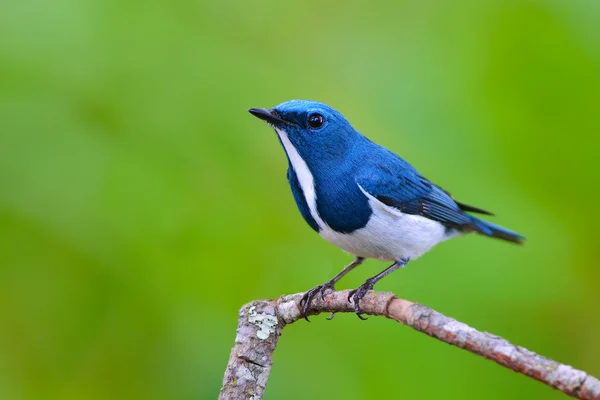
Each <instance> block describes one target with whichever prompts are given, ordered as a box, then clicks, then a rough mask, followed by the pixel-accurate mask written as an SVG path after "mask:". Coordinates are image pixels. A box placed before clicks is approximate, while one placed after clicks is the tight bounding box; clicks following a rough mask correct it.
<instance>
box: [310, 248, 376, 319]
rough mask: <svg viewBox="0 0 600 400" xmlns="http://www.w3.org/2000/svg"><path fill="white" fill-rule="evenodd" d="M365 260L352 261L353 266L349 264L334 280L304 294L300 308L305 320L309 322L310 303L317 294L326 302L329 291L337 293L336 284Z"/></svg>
mask: <svg viewBox="0 0 600 400" xmlns="http://www.w3.org/2000/svg"><path fill="white" fill-rule="evenodd" d="M364 260H365V259H364V258H362V257H356V258H355V259H354V261H352V263H351V264H349V265H348V266H346V268H344V269H343V270H341V271H340V272H339V273H338V274H337V275H336V276H334V277H333V278H332V279H330V280H329V281H327V282H325V283H324V284H322V285H319V286H316V287H314V288H312V289H310V290H309V291H308V292H306V293H304V296H302V299H301V300H300V307H302V315H303V316H304V319H306V320H307V321H308V316H307V314H308V309H309V308H310V302H311V301H312V299H313V298H314V297H315V296H316V295H317V294H319V293H320V294H321V298H322V299H323V300H325V292H326V291H327V290H328V289H329V290H332V291H335V286H334V285H335V284H336V283H337V281H339V280H340V279H342V278H343V277H344V275H346V274H347V273H348V272H350V271H352V270H353V269H354V268H356V267H358V266H359V265H360V264H362V262H363V261H364Z"/></svg>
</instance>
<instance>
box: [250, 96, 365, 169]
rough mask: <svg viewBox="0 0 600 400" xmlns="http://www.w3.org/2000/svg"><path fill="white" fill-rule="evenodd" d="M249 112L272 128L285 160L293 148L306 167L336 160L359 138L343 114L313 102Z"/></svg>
mask: <svg viewBox="0 0 600 400" xmlns="http://www.w3.org/2000/svg"><path fill="white" fill-rule="evenodd" d="M248 111H249V112H250V113H251V114H252V115H254V116H255V117H257V118H260V119H262V120H264V121H266V122H268V123H269V125H270V126H271V127H273V128H274V129H275V131H276V132H277V134H278V135H279V139H280V140H281V142H282V144H283V146H284V148H285V150H286V153H287V154H288V157H289V156H290V151H293V150H294V149H295V150H296V151H297V152H298V153H299V154H300V156H301V157H302V158H303V159H304V160H306V161H307V162H308V163H309V164H310V163H311V161H313V162H316V161H335V160H338V161H339V158H340V157H344V155H345V154H346V153H347V151H348V150H349V149H351V147H352V145H353V144H354V142H355V140H356V139H357V138H358V137H360V136H361V135H360V134H359V133H358V132H356V131H355V130H354V128H352V126H351V125H350V123H349V122H348V121H347V120H346V118H344V116H343V115H342V114H340V113H339V112H338V111H336V110H335V109H333V108H331V107H329V106H328V105H326V104H323V103H319V102H316V101H308V100H290V101H286V102H285V103H281V104H279V105H278V106H276V107H274V108H272V109H271V110H268V109H265V108H251V109H250V110H248ZM290 145H291V146H293V149H291V148H290Z"/></svg>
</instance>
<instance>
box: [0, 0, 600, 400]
mask: <svg viewBox="0 0 600 400" xmlns="http://www.w3.org/2000/svg"><path fill="white" fill-rule="evenodd" d="M0 88H1V92H0V234H1V236H0V237H1V238H2V239H1V240H0V398H1V399H3V400H4V399H7V400H12V399H211V398H215V397H216V396H217V393H218V390H219V388H220V385H221V380H222V377H223V372H224V369H225V366H226V363H227V360H228V357H229V351H230V348H231V346H232V344H233V340H234V336H235V327H236V319H237V311H238V309H239V308H240V306H241V305H242V304H244V303H246V302H248V301H250V300H253V299H261V298H274V297H277V296H279V295H281V294H284V293H294V292H299V291H303V290H307V289H309V288H311V287H313V286H315V285H317V284H320V283H323V282H324V281H325V280H327V279H329V278H330V277H331V276H333V275H334V274H335V273H336V272H338V271H339V270H340V269H341V267H342V266H343V265H345V264H346V263H348V262H349V261H350V260H351V256H349V255H347V254H344V253H343V252H342V251H340V250H338V249H337V248H335V247H333V246H332V245H330V244H328V243H327V242H325V241H324V240H322V239H321V238H319V236H318V235H316V234H315V233H314V232H313V231H312V230H311V229H310V228H309V227H308V225H306V223H305V222H304V221H303V220H302V218H301V216H300V214H299V212H298V211H297V210H296V206H295V204H294V202H293V199H292V196H291V193H290V190H289V188H288V185H287V182H286V178H285V170H286V164H287V163H286V160H285V155H284V152H283V150H282V149H281V148H280V144H279V143H278V141H277V138H276V135H275V134H274V132H272V131H271V130H270V129H269V128H268V127H267V126H266V125H265V124H263V123H261V122H260V121H257V120H256V119H255V118H253V117H252V116H251V115H249V114H248V113H247V111H246V110H247V109H248V108H249V107H272V106H274V105H276V104H278V103H280V102H283V101H285V100H288V99H292V98H306V99H315V100H319V101H322V102H325V103H328V104H331V105H332V106H334V107H335V108H337V109H339V110H340V111H342V112H343V113H344V114H345V115H346V116H347V117H348V118H349V120H350V121H351V122H352V124H353V125H354V126H355V127H356V128H357V129H358V130H359V131H361V132H363V133H365V134H367V136H369V137H370V138H371V139H373V140H375V141H376V142H378V143H380V144H383V145H385V146H386V147H388V148H390V149H392V150H394V151H395V152H397V153H399V154H400V155H402V156H403V157H404V158H406V159H407V160H408V161H409V162H411V163H412V164H413V165H415V167H416V168H418V169H419V170H420V171H421V172H422V173H423V174H424V175H425V176H427V177H429V178H430V179H432V180H433V181H435V182H436V183H437V184H439V185H441V186H442V187H444V188H446V189H448V190H450V191H451V192H452V193H453V194H454V195H455V196H456V197H457V198H458V199H460V200H462V201H464V202H467V203H469V204H473V205H475V206H480V207H483V208H487V209H490V210H492V211H494V212H495V213H496V214H497V217H495V218H494V219H493V221H494V222H497V223H500V224H502V225H505V226H507V227H510V228H512V229H515V230H517V231H519V232H521V233H523V234H525V235H526V236H527V237H528V242H527V243H526V245H525V246H522V247H520V246H514V245H511V244H507V243H503V242H499V241H495V240H489V239H487V238H482V237H476V236H469V237H466V238H462V239H457V240H453V241H451V242H448V243H444V244H442V245H440V246H439V247H436V248H435V249H434V250H433V251H432V252H431V253H429V254H427V255H426V256H424V257H423V258H421V259H419V260H418V261H416V262H413V263H411V265H410V266H409V267H408V268H406V269H404V270H402V271H399V272H396V273H394V274H393V275H392V276H391V277H389V278H387V279H385V280H384V281H382V282H381V283H380V284H379V285H378V289H379V290H389V291H394V292H395V293H397V294H399V295H401V296H403V297H406V298H408V299H411V300H414V301H418V302H421V303H423V304H426V305H428V306H430V307H432V308H435V309H437V310H438V311H440V312H442V313H444V314H446V315H449V316H452V317H455V318H457V319H459V320H461V321H464V322H466V323H468V324H470V325H472V326H474V327H477V328H479V329H482V330H486V331H489V332H493V333H495V334H498V335H501V336H504V337H505V338H507V339H509V340H510V341H512V342H514V343H516V344H519V345H522V346H525V347H527V348H529V349H531V350H534V351H536V352H539V353H541V354H543V355H546V356H548V357H551V358H554V359H556V360H559V361H562V362H565V363H567V364H571V365H574V366H575V367H577V368H581V369H584V370H587V371H588V372H590V373H592V374H594V375H596V376H598V375H600V315H599V314H600V312H599V309H600V290H599V283H600V268H598V263H599V262H598V260H600V245H599V237H598V236H599V235H598V225H599V224H600V213H599V212H598V204H599V203H600V189H599V188H600V178H599V177H598V172H599V168H598V155H599V154H600V139H599V138H598V135H599V133H600V117H599V115H600V114H599V109H600V3H598V2H596V1H591V0H588V1H585V0H582V1H568V0H555V1H550V0H548V1H497V2H488V1H478V2H474V1H473V2H466V1H465V2H450V1H448V2H437V3H436V2H429V1H417V0H414V1H400V2H398V1H388V2H372V3H371V4H370V5H367V4H366V3H364V2H358V1H348V2H344V3H342V2H321V1H315V0H309V1H303V2H282V1H279V2H276V1H267V0H256V1H245V2H242V1H239V2H234V1H200V0H175V1H167V0H162V1H157V0H149V1H148V0H144V1H141V0H135V1H117V0H105V1H99V0H98V1H85V0H53V1H42V0H30V1H19V0H8V1H3V2H0ZM385 266H386V265H385V264H383V263H381V262H376V261H369V262H368V263H367V264H366V265H365V266H364V267H362V268H360V269H358V270H357V271H355V272H353V273H352V274H350V275H349V276H348V277H347V278H345V279H344V280H342V282H341V283H340V285H339V286H338V288H340V289H342V288H352V287H356V286H358V285H359V284H360V283H362V282H363V281H364V279H366V278H367V277H369V276H371V275H374V274H375V273H377V272H379V271H380V270H381V269H383V268H384V267H385ZM274 363H275V364H274V368H273V372H272V375H271V379H270V381H269V386H268V387H267V392H266V398H267V399H284V398H285V399H307V398H308V399H312V398H315V399H317V398H344V399H366V398H400V397H402V398H434V397H437V398H457V399H464V398H486V399H493V398H497V399H506V398H523V399H525V398H528V399H529V398H540V399H553V398H556V399H558V398H563V395H562V394H561V393H559V392H556V391H553V390H552V389H549V388H547V387H545V386H543V385H542V384H540V383H538V382H535V381H534V380H532V379H528V378H526V377H524V376H522V375H517V374H515V373H513V372H510V371H508V370H506V369H504V368H501V367H499V366H498V365H495V364H494V363H492V362H489V361H486V360H484V359H481V358H478V357H476V356H473V355H471V354H469V353H467V352H465V351H462V350H459V349H456V348H453V347H450V346H448V345H446V344H444V343H441V342H439V341H436V340H433V339H431V338H428V337H427V336H425V335H422V334H419V333H417V332H415V331H413V330H411V329H409V328H406V327H403V326H400V325H398V324H395V323H393V322H391V321H388V320H385V319H383V318H370V319H369V320H368V321H365V322H363V321H359V320H358V319H357V318H356V317H355V316H354V315H351V314H346V315H338V316H337V317H336V318H335V320H333V321H325V317H324V316H319V317H314V318H313V322H312V323H311V324H308V323H305V322H299V323H297V324H295V325H293V326H291V327H289V328H287V329H286V330H285V332H284V335H283V337H282V339H281V341H280V344H279V347H278V348H277V351H276V353H275V357H274Z"/></svg>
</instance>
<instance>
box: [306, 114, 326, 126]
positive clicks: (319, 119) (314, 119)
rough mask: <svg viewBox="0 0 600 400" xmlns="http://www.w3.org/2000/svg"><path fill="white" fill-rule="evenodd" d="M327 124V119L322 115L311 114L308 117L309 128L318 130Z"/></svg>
mask: <svg viewBox="0 0 600 400" xmlns="http://www.w3.org/2000/svg"><path fill="white" fill-rule="evenodd" d="M324 123H325V117H324V116H322V115H321V114H310V115H309V116H308V126H310V127H311V128H313V129H317V128H320V127H322V126H323V124H324Z"/></svg>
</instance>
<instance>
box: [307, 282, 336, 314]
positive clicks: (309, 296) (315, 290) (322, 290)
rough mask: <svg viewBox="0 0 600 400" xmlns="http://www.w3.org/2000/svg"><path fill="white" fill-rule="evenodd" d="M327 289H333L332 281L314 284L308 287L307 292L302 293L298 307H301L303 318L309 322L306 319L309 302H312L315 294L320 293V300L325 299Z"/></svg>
mask: <svg viewBox="0 0 600 400" xmlns="http://www.w3.org/2000/svg"><path fill="white" fill-rule="evenodd" d="M328 290H331V291H335V287H334V284H333V282H332V281H329V282H326V283H324V284H322V285H319V286H316V287H314V288H312V289H310V290H309V291H308V292H306V293H304V296H302V299H300V307H301V308H302V316H303V317H304V319H305V320H307V321H308V322H310V321H309V319H308V310H309V309H310V303H311V302H312V299H314V297H315V296H317V295H319V294H320V295H321V300H323V301H325V293H326V292H327V291H328ZM328 319H331V318H328Z"/></svg>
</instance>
